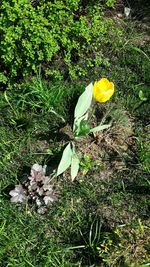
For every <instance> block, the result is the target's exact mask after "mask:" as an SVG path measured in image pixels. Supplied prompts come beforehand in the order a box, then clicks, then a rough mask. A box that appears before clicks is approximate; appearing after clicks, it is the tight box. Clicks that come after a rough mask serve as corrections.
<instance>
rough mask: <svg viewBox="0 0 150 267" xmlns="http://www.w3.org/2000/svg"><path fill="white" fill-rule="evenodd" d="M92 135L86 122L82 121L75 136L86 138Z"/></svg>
mask: <svg viewBox="0 0 150 267" xmlns="http://www.w3.org/2000/svg"><path fill="white" fill-rule="evenodd" d="M89 133H90V127H89V125H88V123H87V121H86V120H84V119H83V120H81V121H80V124H79V125H78V128H77V131H76V132H75V136H85V135H87V134H89Z"/></svg>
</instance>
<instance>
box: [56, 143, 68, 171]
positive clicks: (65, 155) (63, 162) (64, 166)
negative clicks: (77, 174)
mask: <svg viewBox="0 0 150 267" xmlns="http://www.w3.org/2000/svg"><path fill="white" fill-rule="evenodd" d="M71 159H72V149H71V145H70V143H69V144H68V145H67V146H66V148H65V149H64V151H63V154H62V158H61V161H60V163H59V165H58V168H57V173H56V175H57V176H58V175H60V174H61V173H63V172H64V171H65V170H66V169H68V167H69V166H70V165H71Z"/></svg>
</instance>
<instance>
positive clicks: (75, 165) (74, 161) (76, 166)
mask: <svg viewBox="0 0 150 267" xmlns="http://www.w3.org/2000/svg"><path fill="white" fill-rule="evenodd" d="M79 163H80V160H79V158H78V156H77V154H76V153H75V152H74V153H73V156H72V161H71V179H72V181H73V180H74V179H75V178H76V176H77V174H78V170H79Z"/></svg>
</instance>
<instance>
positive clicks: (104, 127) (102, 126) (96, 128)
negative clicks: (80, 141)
mask: <svg viewBox="0 0 150 267" xmlns="http://www.w3.org/2000/svg"><path fill="white" fill-rule="evenodd" d="M110 126H111V124H104V125H99V126H97V127H95V128H93V129H91V130H90V133H95V132H98V131H102V130H105V129H108V128H109V127H110Z"/></svg>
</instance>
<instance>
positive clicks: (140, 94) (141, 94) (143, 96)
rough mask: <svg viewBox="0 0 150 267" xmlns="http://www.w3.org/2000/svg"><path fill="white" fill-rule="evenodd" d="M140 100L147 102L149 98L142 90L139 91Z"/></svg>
mask: <svg viewBox="0 0 150 267" xmlns="http://www.w3.org/2000/svg"><path fill="white" fill-rule="evenodd" d="M139 98H140V100H141V101H146V100H147V98H146V97H145V95H144V93H143V91H142V90H140V91H139Z"/></svg>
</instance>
